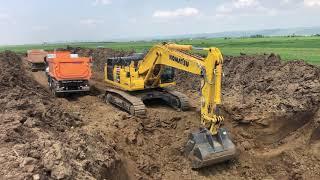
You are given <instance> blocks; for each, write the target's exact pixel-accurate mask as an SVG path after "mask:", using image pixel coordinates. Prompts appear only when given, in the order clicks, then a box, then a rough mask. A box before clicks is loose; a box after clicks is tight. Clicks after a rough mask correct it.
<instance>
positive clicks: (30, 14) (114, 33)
mask: <svg viewBox="0 0 320 180" xmlns="http://www.w3.org/2000/svg"><path fill="white" fill-rule="evenodd" d="M1 1H2V2H1V6H0V44H22V43H39V42H54V41H73V40H101V41H102V40H110V39H119V38H140V37H154V36H165V35H179V34H191V33H209V32H210V33H211V32H222V31H232V30H257V29H270V28H291V27H312V26H320V18H319V17H320V0H27V1H22V0H10V1H9V0H1Z"/></svg>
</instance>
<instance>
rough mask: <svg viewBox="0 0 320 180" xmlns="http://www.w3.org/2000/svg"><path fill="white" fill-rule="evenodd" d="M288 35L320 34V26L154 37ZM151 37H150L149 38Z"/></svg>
mask: <svg viewBox="0 0 320 180" xmlns="http://www.w3.org/2000/svg"><path fill="white" fill-rule="evenodd" d="M257 34H260V35H263V36H287V35H293V34H295V35H302V36H307V35H314V34H320V27H302V28H288V29H265V30H256V31H226V32H219V33H201V34H185V35H174V36H162V37H154V38H152V39H185V38H220V37H248V36H252V35H257ZM148 39H149V38H148Z"/></svg>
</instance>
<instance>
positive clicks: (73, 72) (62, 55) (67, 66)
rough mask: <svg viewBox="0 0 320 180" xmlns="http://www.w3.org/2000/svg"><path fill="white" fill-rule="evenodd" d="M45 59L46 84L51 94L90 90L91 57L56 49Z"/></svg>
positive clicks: (57, 94)
mask: <svg viewBox="0 0 320 180" xmlns="http://www.w3.org/2000/svg"><path fill="white" fill-rule="evenodd" d="M45 61H46V63H47V70H46V71H47V72H46V74H47V76H48V84H49V88H50V90H51V91H52V94H53V95H55V96H60V95H62V94H64V93H72V92H89V91H90V86H89V79H90V78H91V58H88V57H79V55H78V54H71V53H70V52H67V51H59V52H57V51H56V52H49V54H48V55H47V57H46V60H45Z"/></svg>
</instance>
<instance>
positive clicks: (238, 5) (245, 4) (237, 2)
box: [233, 0, 259, 8]
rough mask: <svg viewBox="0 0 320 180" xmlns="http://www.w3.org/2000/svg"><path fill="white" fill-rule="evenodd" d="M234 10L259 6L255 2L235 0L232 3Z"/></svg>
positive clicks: (254, 0) (251, 0) (252, 0)
mask: <svg viewBox="0 0 320 180" xmlns="http://www.w3.org/2000/svg"><path fill="white" fill-rule="evenodd" d="M233 4H234V6H235V7H236V8H243V7H252V6H256V5H258V4H259V2H258V1H257V0H235V1H234V2H233Z"/></svg>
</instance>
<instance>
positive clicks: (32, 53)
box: [27, 49, 48, 71]
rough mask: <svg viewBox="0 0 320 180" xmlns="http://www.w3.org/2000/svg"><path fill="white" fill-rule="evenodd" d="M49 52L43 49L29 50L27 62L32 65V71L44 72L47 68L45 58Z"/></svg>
mask: <svg viewBox="0 0 320 180" xmlns="http://www.w3.org/2000/svg"><path fill="white" fill-rule="evenodd" d="M47 54H48V53H47V52H46V51H44V50H43V49H33V50H28V52H27V61H28V62H29V64H30V65H31V70H32V71H44V70H45V68H46V66H45V58H46V56H47Z"/></svg>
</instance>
